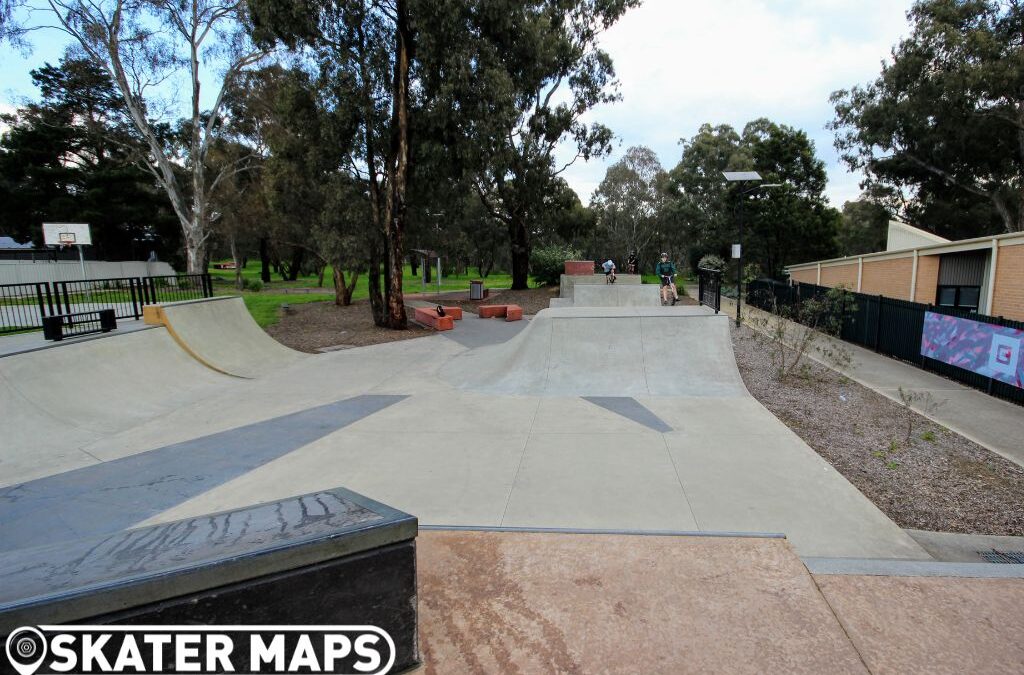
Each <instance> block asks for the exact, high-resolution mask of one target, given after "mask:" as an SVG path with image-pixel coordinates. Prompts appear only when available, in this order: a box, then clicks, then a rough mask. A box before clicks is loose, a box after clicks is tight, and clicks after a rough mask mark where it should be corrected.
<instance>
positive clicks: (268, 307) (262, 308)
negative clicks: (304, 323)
mask: <svg viewBox="0 0 1024 675" xmlns="http://www.w3.org/2000/svg"><path fill="white" fill-rule="evenodd" d="M221 295H241V296H242V300H244V301H245V306H246V308H247V309H248V310H249V313H250V314H252V318H253V319H255V320H256V323H258V324H259V325H260V327H261V328H266V327H267V326H271V325H273V324H275V323H277V322H278V321H280V320H281V305H302V304H305V303H307V302H326V301H331V300H334V296H333V295H327V294H316V295H313V294H310V295H285V294H282V293H250V292H248V291H243V292H241V293H237V294H232V293H227V294H221Z"/></svg>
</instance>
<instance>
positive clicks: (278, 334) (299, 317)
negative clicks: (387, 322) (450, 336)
mask: <svg viewBox="0 0 1024 675" xmlns="http://www.w3.org/2000/svg"><path fill="white" fill-rule="evenodd" d="M266 330H267V333H269V334H270V335H271V336H272V337H273V338H274V339H276V340H277V341H278V342H280V343H282V344H285V345H287V346H289V347H291V348H292V349H298V350H299V351H303V352H316V351H318V350H320V349H323V348H325V347H339V346H344V347H363V346H365V345H375V344H380V343H382V342H394V341H395V340H408V339H411V338H418V337H423V336H425V335H433V334H434V331H432V330H428V329H426V328H423V327H421V326H419V325H418V324H415V323H413V322H411V321H410V322H409V328H408V329H407V330H390V329H388V328H380V327H378V326H375V325H374V323H373V317H372V316H371V315H370V303H369V302H368V301H366V300H360V301H357V302H353V303H352V304H351V305H349V306H348V307H338V306H337V305H335V304H334V303H333V302H311V303H308V304H304V305H293V306H292V308H291V309H290V310H288V312H287V313H285V314H284V316H282V317H281V320H280V321H279V322H277V323H275V324H274V325H272V326H267V329H266Z"/></svg>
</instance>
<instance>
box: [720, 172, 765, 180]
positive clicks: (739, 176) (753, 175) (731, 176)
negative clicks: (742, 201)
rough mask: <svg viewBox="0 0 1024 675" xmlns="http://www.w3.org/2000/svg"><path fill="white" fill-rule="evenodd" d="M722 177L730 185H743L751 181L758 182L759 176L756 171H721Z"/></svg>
mask: <svg viewBox="0 0 1024 675" xmlns="http://www.w3.org/2000/svg"><path fill="white" fill-rule="evenodd" d="M722 175H723V176H725V180H727V181H729V182H730V183H744V182H751V181H755V182H756V181H760V180H763V179H762V178H761V174H759V173H758V172H756V171H723V172H722Z"/></svg>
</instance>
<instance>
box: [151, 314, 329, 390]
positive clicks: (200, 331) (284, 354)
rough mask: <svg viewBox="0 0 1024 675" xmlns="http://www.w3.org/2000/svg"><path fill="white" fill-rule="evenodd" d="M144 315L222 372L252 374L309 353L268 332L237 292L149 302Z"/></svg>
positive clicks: (248, 375)
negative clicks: (155, 303) (294, 348)
mask: <svg viewBox="0 0 1024 675" xmlns="http://www.w3.org/2000/svg"><path fill="white" fill-rule="evenodd" d="M145 319H146V323H149V324H154V325H161V326H165V327H166V328H167V331H168V332H169V333H170V334H171V336H172V337H173V338H174V339H175V340H176V341H177V343H178V345H179V346H180V347H181V348H182V349H184V350H185V351H186V352H187V353H188V354H190V355H191V356H192V357H193V358H195V359H196V360H197V361H199V362H200V363H202V364H203V365H205V366H206V367H208V368H210V369H212V370H215V371H217V372H220V373H224V374H226V375H234V376H235V377H245V378H256V377H260V376H261V375H265V374H266V373H269V372H271V371H274V370H277V369H279V368H283V367H284V366H288V365H291V364H293V363H295V362H297V361H300V360H302V359H304V358H307V357H308V356H309V355H308V354H303V353H302V352H297V351H295V350H293V349H289V348H288V347H285V346H284V345H282V344H281V343H280V342H278V341H277V340H275V339H274V338H272V337H270V336H269V335H267V334H266V332H264V330H263V329H262V328H260V327H259V325H258V324H257V323H256V322H255V321H254V320H253V318H252V315H251V314H249V310H248V309H246V307H245V302H244V301H243V300H242V298H240V297H238V296H225V297H219V298H207V299H205V300H190V301H186V302H174V303H168V304H165V305H150V306H147V307H146V309H145Z"/></svg>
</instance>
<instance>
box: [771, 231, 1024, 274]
mask: <svg viewBox="0 0 1024 675" xmlns="http://www.w3.org/2000/svg"><path fill="white" fill-rule="evenodd" d="M915 229H916V228H915ZM993 244H995V245H996V246H1016V245H1024V232H1010V233H1008V234H997V235H994V236H991V237H975V238H974V239H960V240H958V241H945V242H943V243H935V244H928V245H922V246H911V247H908V248H902V249H896V250H892V251H878V252H876V253H864V254H862V255H850V256H846V257H844V258H829V259H828V260H813V261H811V262H805V263H798V264H795V265H786V271H787V272H789V271H791V270H798V269H807V268H809V267H816V266H817V265H842V264H847V263H855V262H857V261H858V260H859V259H864V260H869V259H871V258H902V257H906V256H909V255H914V253H915V252H916V253H917V254H918V255H942V254H944V253H960V252H962V251H979V250H981V249H986V248H991V247H992V246H993Z"/></svg>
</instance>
